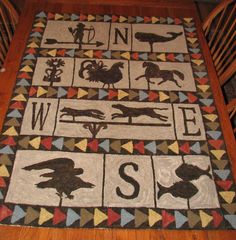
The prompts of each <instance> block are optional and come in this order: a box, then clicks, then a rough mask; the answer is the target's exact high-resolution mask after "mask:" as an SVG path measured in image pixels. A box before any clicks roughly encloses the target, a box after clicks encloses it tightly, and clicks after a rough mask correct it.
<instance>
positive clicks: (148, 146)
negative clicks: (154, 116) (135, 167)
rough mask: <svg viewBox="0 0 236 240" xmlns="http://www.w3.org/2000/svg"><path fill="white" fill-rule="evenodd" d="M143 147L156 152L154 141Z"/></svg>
mask: <svg viewBox="0 0 236 240" xmlns="http://www.w3.org/2000/svg"><path fill="white" fill-rule="evenodd" d="M144 148H145V149H147V150H148V151H150V152H152V153H153V154H156V152H157V146H156V142H155V141H152V142H150V143H148V144H147V145H145V146H144Z"/></svg>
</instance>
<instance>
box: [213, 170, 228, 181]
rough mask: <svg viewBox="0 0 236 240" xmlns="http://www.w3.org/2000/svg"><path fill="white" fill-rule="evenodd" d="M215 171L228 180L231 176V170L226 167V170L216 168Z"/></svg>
mask: <svg viewBox="0 0 236 240" xmlns="http://www.w3.org/2000/svg"><path fill="white" fill-rule="evenodd" d="M214 173H215V174H216V175H217V176H218V177H220V178H221V179H222V180H226V179H227V177H228V176H229V174H230V170H229V169H226V170H214Z"/></svg>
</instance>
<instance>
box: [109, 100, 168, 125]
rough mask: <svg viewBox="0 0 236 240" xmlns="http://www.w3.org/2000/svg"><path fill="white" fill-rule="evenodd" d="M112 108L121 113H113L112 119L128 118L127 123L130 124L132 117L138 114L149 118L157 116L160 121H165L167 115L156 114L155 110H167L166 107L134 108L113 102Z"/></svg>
mask: <svg viewBox="0 0 236 240" xmlns="http://www.w3.org/2000/svg"><path fill="white" fill-rule="evenodd" d="M112 107H113V108H116V109H118V110H120V111H121V112H122V113H113V114H112V119H115V118H126V117H128V118H129V123H130V124H132V118H133V117H139V116H142V115H144V116H148V117H151V118H157V119H159V120H160V121H163V122H167V120H168V117H167V116H165V115H162V114H158V113H156V112H155V110H167V108H134V107H127V106H124V105H122V104H113V105H112Z"/></svg>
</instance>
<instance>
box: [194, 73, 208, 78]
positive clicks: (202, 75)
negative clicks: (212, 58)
mask: <svg viewBox="0 0 236 240" xmlns="http://www.w3.org/2000/svg"><path fill="white" fill-rule="evenodd" d="M194 74H195V75H197V76H198V77H199V78H202V77H205V76H206V75H207V73H206V72H194Z"/></svg>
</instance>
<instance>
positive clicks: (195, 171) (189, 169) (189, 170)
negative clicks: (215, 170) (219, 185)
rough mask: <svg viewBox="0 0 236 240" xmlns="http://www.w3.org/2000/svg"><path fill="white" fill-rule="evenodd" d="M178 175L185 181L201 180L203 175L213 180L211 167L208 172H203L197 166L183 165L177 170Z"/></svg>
mask: <svg viewBox="0 0 236 240" xmlns="http://www.w3.org/2000/svg"><path fill="white" fill-rule="evenodd" d="M175 173H176V175H177V176H178V177H179V178H181V179H182V180H184V181H192V180H196V179H198V178H200V177H201V176H202V175H206V176H208V177H209V178H210V179H212V176H211V174H210V166H208V168H207V169H206V170H203V169H201V168H199V167H197V166H194V165H191V164H187V163H183V164H181V165H180V166H179V167H178V168H177V169H176V170H175Z"/></svg>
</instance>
